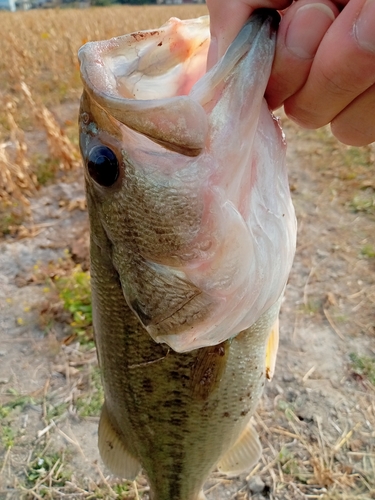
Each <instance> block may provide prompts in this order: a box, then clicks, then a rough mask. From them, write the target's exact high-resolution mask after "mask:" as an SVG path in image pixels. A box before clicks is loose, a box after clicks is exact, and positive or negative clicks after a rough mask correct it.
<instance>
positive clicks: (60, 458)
mask: <svg viewBox="0 0 375 500" xmlns="http://www.w3.org/2000/svg"><path fill="white" fill-rule="evenodd" d="M66 462H67V460H66V457H65V456H64V453H63V452H60V453H51V454H50V455H41V456H37V457H36V458H35V460H34V461H33V462H32V463H31V464H30V466H29V468H28V469H27V471H26V478H27V483H28V487H33V486H35V485H39V484H41V483H43V482H44V481H45V480H47V479H48V481H49V482H51V483H52V484H53V485H54V486H55V487H56V486H64V485H65V483H66V482H67V481H69V480H70V479H71V477H72V473H71V471H70V470H69V468H68V467H67V466H66Z"/></svg>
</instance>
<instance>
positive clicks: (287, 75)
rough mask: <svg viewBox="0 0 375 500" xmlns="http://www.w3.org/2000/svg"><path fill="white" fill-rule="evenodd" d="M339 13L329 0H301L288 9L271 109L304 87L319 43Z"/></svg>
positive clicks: (276, 61) (275, 64)
mask: <svg viewBox="0 0 375 500" xmlns="http://www.w3.org/2000/svg"><path fill="white" fill-rule="evenodd" d="M338 14H339V11H338V8H337V7H336V6H335V4H334V3H333V2H331V1H330V0H299V1H298V2H295V3H294V4H293V5H291V6H290V7H289V8H288V9H287V10H286V12H285V14H284V16H283V17H282V19H281V21H280V26H279V31H278V34H277V43H276V52H275V59H274V62H273V66H272V72H271V76H270V79H269V82H268V86H267V90H266V99H267V102H268V104H269V106H270V108H271V109H276V108H278V107H280V106H281V105H282V104H283V102H284V101H285V100H286V99H287V98H288V97H290V96H291V95H293V94H294V93H296V92H297V91H298V90H300V89H301V88H302V87H303V85H304V84H305V82H306V80H307V78H308V76H309V72H310V68H311V65H312V63H313V60H314V56H315V54H316V51H317V49H318V47H319V44H320V43H321V41H322V39H323V37H324V35H325V34H326V32H327V30H328V28H329V27H330V26H331V24H332V23H333V21H334V20H335V18H336V17H337V15H338Z"/></svg>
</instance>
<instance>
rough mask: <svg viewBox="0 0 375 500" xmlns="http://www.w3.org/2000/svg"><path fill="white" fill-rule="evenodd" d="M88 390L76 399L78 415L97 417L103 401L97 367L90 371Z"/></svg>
mask: <svg viewBox="0 0 375 500" xmlns="http://www.w3.org/2000/svg"><path fill="white" fill-rule="evenodd" d="M89 377H90V378H89V390H88V391H87V394H84V395H83V396H81V397H80V398H79V399H77V403H76V406H77V411H78V414H79V416H80V417H97V416H99V415H100V410H101V408H102V406H103V402H104V391H103V387H102V383H101V378H100V370H99V367H95V368H93V369H92V370H91V371H90V375H89Z"/></svg>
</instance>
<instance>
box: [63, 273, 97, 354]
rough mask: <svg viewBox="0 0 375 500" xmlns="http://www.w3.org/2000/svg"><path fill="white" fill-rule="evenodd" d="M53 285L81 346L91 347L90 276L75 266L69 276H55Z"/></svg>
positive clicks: (92, 344)
mask: <svg viewBox="0 0 375 500" xmlns="http://www.w3.org/2000/svg"><path fill="white" fill-rule="evenodd" d="M54 283H55V285H56V288H57V290H58V292H59V297H60V299H61V300H62V301H63V305H64V309H65V310H66V311H68V312H69V313H70V314H71V321H70V326H71V327H72V330H73V333H74V335H76V336H77V337H78V340H79V342H80V343H81V344H87V345H88V346H89V347H93V346H94V343H93V328H92V306H91V288H90V274H89V272H87V271H82V269H81V266H76V267H75V268H74V269H73V271H72V273H71V274H70V275H69V276H63V277H59V276H55V278H54Z"/></svg>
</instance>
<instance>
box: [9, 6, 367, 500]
mask: <svg viewBox="0 0 375 500" xmlns="http://www.w3.org/2000/svg"><path fill="white" fill-rule="evenodd" d="M205 13H206V8H205V6H174V7H168V6H155V7H120V6H116V7H110V8H93V9H82V10H73V9H62V10H40V11H29V12H18V13H15V14H11V13H5V12H0V21H1V26H2V36H1V40H0V54H1V58H0V106H1V108H0V109H1V110H2V111H1V112H0V500H2V499H4V500H5V499H6V500H13V499H14V500H18V499H25V500H29V499H38V500H40V499H42V498H43V499H44V498H47V499H65V498H69V499H81V498H82V499H83V498H85V499H97V498H119V499H129V500H130V499H141V500H148V498H149V495H148V486H147V482H146V480H145V478H144V477H143V476H140V477H139V478H138V479H137V481H136V482H134V483H130V482H123V483H121V482H120V481H119V480H117V479H116V478H113V477H112V476H110V474H109V473H108V471H107V470H106V469H105V467H104V466H103V464H102V463H101V461H100V459H99V456H98V451H97V446H96V440H97V424H98V415H99V412H100V406H101V404H102V399H103V394H102V389H101V385H100V374H99V370H98V367H97V362H96V354H95V348H94V346H93V342H92V325H91V309H90V291H89V273H88V250H87V235H88V227H87V215H86V211H85V201H84V191H83V182H82V171H81V164H80V157H79V152H78V137H77V123H76V122H77V113H78V105H79V97H80V94H81V83H80V77H79V67H78V63H77V55H76V54H77V51H78V49H79V47H80V46H81V45H82V44H83V43H85V42H86V41H89V40H98V39H106V38H110V37H113V36H116V35H122V34H125V33H128V32H131V31H135V30H139V29H149V28H154V27H157V26H160V25H161V24H163V23H164V22H165V21H166V20H167V19H168V18H169V17H171V16H177V17H180V18H189V17H197V16H199V15H202V14H205ZM283 121H284V129H285V133H286V136H287V138H288V142H289V149H288V162H289V170H290V185H291V190H292V194H293V198H294V203H295V207H296V212H297V217H298V220H299V240H298V246H297V255H296V259H295V264H294V268H293V270H292V273H291V277H290V281H289V284H288V287H287V293H286V298H285V302H284V304H283V307H282V314H281V346H280V351H279V358H278V364H277V367H276V370H277V372H276V375H275V377H274V380H273V381H272V383H271V384H268V386H267V388H266V391H265V395H264V398H263V401H262V404H261V405H260V408H259V409H258V412H257V414H256V415H255V426H256V428H257V430H258V432H259V434H260V436H261V441H262V444H263V449H264V454H263V457H262V459H261V461H260V462H259V464H258V465H257V466H256V467H255V469H254V470H253V471H251V472H249V474H245V475H243V476H241V477H239V478H233V479H227V478H225V477H224V476H221V475H219V474H218V473H214V474H213V475H212V477H211V478H210V479H209V481H208V483H207V486H206V488H205V491H206V494H207V498H208V500H222V499H231V500H250V499H253V500H266V499H270V500H294V499H296V500H305V499H321V500H341V499H342V500H352V499H357V500H370V499H374V498H375V347H374V346H375V314H374V312H375V183H374V170H375V167H374V162H375V149H374V145H371V146H368V147H364V148H352V147H346V146H343V145H341V144H339V143H338V142H337V141H336V140H335V139H334V138H333V137H332V135H331V134H330V132H329V130H328V128H324V129H321V130H318V131H308V132H307V131H303V130H301V129H299V128H298V127H297V126H296V125H294V124H293V123H291V122H289V121H288V120H287V119H286V118H285V117H284V118H283ZM183 500H184V499H183ZM186 500H188V499H186ZM189 500H190V499H189Z"/></svg>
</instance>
